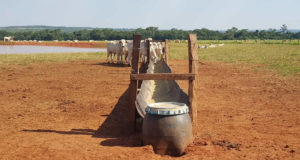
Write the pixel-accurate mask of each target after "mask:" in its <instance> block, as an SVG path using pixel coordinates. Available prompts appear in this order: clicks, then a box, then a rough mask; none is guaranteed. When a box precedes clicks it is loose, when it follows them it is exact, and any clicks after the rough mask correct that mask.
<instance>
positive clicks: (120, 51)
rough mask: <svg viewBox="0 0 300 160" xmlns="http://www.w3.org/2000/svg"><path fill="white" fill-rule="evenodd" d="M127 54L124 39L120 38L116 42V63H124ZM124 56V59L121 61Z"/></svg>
mask: <svg viewBox="0 0 300 160" xmlns="http://www.w3.org/2000/svg"><path fill="white" fill-rule="evenodd" d="M126 55H128V47H127V43H126V40H125V39H121V40H120V41H119V43H118V44H117V63H124V61H125V59H126ZM123 56H124V61H123Z"/></svg>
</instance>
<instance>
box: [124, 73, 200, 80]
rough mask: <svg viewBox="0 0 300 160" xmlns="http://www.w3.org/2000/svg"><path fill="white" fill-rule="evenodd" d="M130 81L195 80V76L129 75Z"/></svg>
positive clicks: (167, 74)
mask: <svg viewBox="0 0 300 160" xmlns="http://www.w3.org/2000/svg"><path fill="white" fill-rule="evenodd" d="M130 79H131V80H195V74H191V73H187V74H174V73H153V74H131V75H130Z"/></svg>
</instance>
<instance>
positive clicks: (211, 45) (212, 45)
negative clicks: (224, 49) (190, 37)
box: [208, 44, 216, 48]
mask: <svg viewBox="0 0 300 160" xmlns="http://www.w3.org/2000/svg"><path fill="white" fill-rule="evenodd" d="M208 47H209V48H215V47H216V45H214V44H210V45H209V46H208Z"/></svg>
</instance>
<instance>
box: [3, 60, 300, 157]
mask: <svg viewBox="0 0 300 160" xmlns="http://www.w3.org/2000/svg"><path fill="white" fill-rule="evenodd" d="M170 66H171V67H172V68H173V70H174V71H175V72H178V73H183V72H186V71H187V68H188V67H187V62H186V61H171V62H170ZM249 68H250V67H247V66H244V67H243V66H236V65H230V64H224V63H217V62H202V63H200V66H199V75H198V76H197V79H198V86H197V89H196V93H197V98H198V119H197V121H198V125H199V128H197V129H196V130H197V133H198V134H197V135H196V136H195V141H194V143H193V144H191V145H190V146H189V147H188V148H187V149H186V154H185V155H183V156H181V157H176V158H175V157H170V156H161V155H156V154H154V153H153V150H152V147H151V146H141V142H140V140H139V137H138V135H137V134H136V135H130V134H129V133H128V127H127V126H128V124H127V122H128V121H127V117H126V115H127V105H128V101H127V97H128V91H127V89H128V85H129V73H130V68H129V67H122V66H113V65H106V64H105V62H104V61H101V60H99V61H97V60H93V61H74V62H59V63H57V62H56V63H54V62H53V63H37V64H30V65H27V66H11V67H10V68H9V69H1V70H0V109H1V112H0V122H1V123H0V159H9V160H10V159H172V158H175V159H300V100H299V97H300V88H299V86H300V85H299V78H298V77H281V76H278V75H276V74H273V73H263V72H257V71H253V70H251V69H249ZM179 83H180V85H181V87H182V88H186V87H187V82H184V81H180V82H179Z"/></svg>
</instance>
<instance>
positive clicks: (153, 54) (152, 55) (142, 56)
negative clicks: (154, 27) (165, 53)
mask: <svg viewBox="0 0 300 160" xmlns="http://www.w3.org/2000/svg"><path fill="white" fill-rule="evenodd" d="M127 47H128V57H127V61H128V63H129V64H130V65H131V59H132V52H133V42H129V43H127ZM159 53H160V52H159ZM139 54H140V60H141V61H142V62H146V61H147V58H148V57H147V43H146V42H145V41H144V40H142V41H141V43H140V52H139ZM157 59H158V57H157V54H156V48H155V46H154V44H153V42H150V60H151V61H153V62H154V63H156V61H157Z"/></svg>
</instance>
